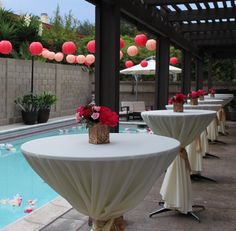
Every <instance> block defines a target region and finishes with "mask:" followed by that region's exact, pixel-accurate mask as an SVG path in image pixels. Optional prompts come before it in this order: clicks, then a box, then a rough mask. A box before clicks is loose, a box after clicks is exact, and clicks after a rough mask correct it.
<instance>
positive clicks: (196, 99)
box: [190, 98, 198, 105]
mask: <svg viewBox="0 0 236 231" xmlns="http://www.w3.org/2000/svg"><path fill="white" fill-rule="evenodd" d="M190 104H191V105H198V98H195V99H190Z"/></svg>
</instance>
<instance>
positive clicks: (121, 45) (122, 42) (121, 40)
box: [120, 38, 125, 49]
mask: <svg viewBox="0 0 236 231" xmlns="http://www.w3.org/2000/svg"><path fill="white" fill-rule="evenodd" d="M124 46H125V41H124V40H123V39H122V38H120V49H122V48H123V47H124Z"/></svg>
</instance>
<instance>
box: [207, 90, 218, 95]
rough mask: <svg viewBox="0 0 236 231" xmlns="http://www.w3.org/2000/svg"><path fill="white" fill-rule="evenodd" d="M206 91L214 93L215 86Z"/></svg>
mask: <svg viewBox="0 0 236 231" xmlns="http://www.w3.org/2000/svg"><path fill="white" fill-rule="evenodd" d="M208 93H210V94H213V95H214V94H215V93H216V89H215V88H210V89H209V90H208Z"/></svg>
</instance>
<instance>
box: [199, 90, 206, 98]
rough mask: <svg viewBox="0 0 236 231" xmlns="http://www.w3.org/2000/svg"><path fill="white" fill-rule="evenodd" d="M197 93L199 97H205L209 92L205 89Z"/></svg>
mask: <svg viewBox="0 0 236 231" xmlns="http://www.w3.org/2000/svg"><path fill="white" fill-rule="evenodd" d="M197 92H198V94H199V96H203V95H206V94H207V92H206V91H205V90H204V89H199V90H198V91H197Z"/></svg>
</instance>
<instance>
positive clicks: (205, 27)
mask: <svg viewBox="0 0 236 231" xmlns="http://www.w3.org/2000/svg"><path fill="white" fill-rule="evenodd" d="M180 30H181V31H182V32H183V33H186V32H194V31H195V32H201V31H202V32H203V31H205V32H207V31H224V30H236V23H235V22H225V23H201V24H192V23H191V24H185V25H182V26H181V27H180Z"/></svg>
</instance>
